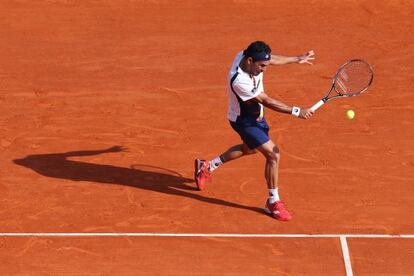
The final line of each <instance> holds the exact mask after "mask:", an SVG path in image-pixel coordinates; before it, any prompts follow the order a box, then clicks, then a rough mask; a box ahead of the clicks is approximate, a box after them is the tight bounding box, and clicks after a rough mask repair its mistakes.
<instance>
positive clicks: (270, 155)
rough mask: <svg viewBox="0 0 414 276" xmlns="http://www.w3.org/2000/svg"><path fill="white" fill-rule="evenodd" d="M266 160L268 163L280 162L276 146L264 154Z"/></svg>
mask: <svg viewBox="0 0 414 276" xmlns="http://www.w3.org/2000/svg"><path fill="white" fill-rule="evenodd" d="M266 159H267V160H268V162H272V163H279V161H280V151H279V148H278V147H277V146H274V147H273V149H272V150H271V151H269V152H267V154H266Z"/></svg>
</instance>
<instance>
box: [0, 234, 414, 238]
mask: <svg viewBox="0 0 414 276" xmlns="http://www.w3.org/2000/svg"><path fill="white" fill-rule="evenodd" d="M0 237H215V238H341V237H345V238H404V239H413V238H414V235H411V234H225V233H210V234H208V233H206V234H204V233H122V232H119V233H116V232H106V233H105V232H85V233H82V232H79V233H75V232H68V233H63V232H62V233H58V232H55V233H53V232H50V233H48V232H45V233H41V232H5V233H0Z"/></svg>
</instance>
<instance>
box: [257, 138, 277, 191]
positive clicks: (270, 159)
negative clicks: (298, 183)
mask: <svg viewBox="0 0 414 276" xmlns="http://www.w3.org/2000/svg"><path fill="white" fill-rule="evenodd" d="M257 150H258V151H260V152H261V153H262V154H263V155H264V157H265V158H266V164H265V178H266V182H267V188H268V189H277V188H278V186H277V184H278V180H279V162H280V152H279V148H278V147H277V146H276V145H275V144H274V143H273V142H272V140H269V141H268V142H267V143H265V144H263V145H261V146H259V147H257Z"/></svg>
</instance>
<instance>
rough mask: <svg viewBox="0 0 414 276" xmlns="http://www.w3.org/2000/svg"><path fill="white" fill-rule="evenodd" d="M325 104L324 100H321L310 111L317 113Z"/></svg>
mask: <svg viewBox="0 0 414 276" xmlns="http://www.w3.org/2000/svg"><path fill="white" fill-rule="evenodd" d="M324 103H325V101H324V100H320V101H319V102H317V103H316V104H314V105H313V106H312V107H311V108H310V109H311V110H312V111H313V112H315V111H316V110H317V109H318V108H319V107H321V106H322V105H323V104H324Z"/></svg>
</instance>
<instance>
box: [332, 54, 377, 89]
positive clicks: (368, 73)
mask: <svg viewBox="0 0 414 276" xmlns="http://www.w3.org/2000/svg"><path fill="white" fill-rule="evenodd" d="M372 78H373V72H372V69H371V66H370V65H369V64H368V63H366V62H364V61H362V60H353V61H350V62H349V63H347V64H346V65H345V66H343V67H342V68H341V69H340V70H339V71H338V73H337V75H336V78H335V90H336V91H337V92H338V93H340V94H342V95H347V96H355V95H357V94H359V93H362V92H363V91H365V90H366V89H367V88H368V87H369V85H370V84H371V82H372Z"/></svg>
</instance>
